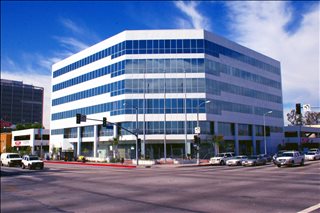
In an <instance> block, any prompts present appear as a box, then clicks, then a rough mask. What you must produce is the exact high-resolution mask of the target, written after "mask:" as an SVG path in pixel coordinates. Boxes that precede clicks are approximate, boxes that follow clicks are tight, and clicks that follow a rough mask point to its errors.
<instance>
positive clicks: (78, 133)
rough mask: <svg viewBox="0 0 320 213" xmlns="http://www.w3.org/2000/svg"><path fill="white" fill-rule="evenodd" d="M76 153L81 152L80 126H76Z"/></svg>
mask: <svg viewBox="0 0 320 213" xmlns="http://www.w3.org/2000/svg"><path fill="white" fill-rule="evenodd" d="M77 142H78V145H77V155H78V156H79V155H80V154H81V127H77Z"/></svg>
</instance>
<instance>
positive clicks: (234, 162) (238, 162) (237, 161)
mask: <svg viewBox="0 0 320 213" xmlns="http://www.w3.org/2000/svg"><path fill="white" fill-rule="evenodd" d="M246 159H248V156H246V155H239V156H236V157H233V158H231V159H229V160H227V162H226V164H227V165H228V166H241V165H242V161H244V160H246Z"/></svg>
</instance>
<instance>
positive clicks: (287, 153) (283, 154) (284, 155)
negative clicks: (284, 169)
mask: <svg viewBox="0 0 320 213" xmlns="http://www.w3.org/2000/svg"><path fill="white" fill-rule="evenodd" d="M282 156H283V157H293V153H291V152H284V153H282Z"/></svg>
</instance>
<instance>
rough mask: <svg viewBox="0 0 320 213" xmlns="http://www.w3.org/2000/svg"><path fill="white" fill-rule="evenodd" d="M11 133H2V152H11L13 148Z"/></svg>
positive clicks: (0, 150) (0, 147)
mask: <svg viewBox="0 0 320 213" xmlns="http://www.w3.org/2000/svg"><path fill="white" fill-rule="evenodd" d="M11 138H12V134H11V133H7V132H4V133H1V146H0V153H5V152H9V151H10V148H11Z"/></svg>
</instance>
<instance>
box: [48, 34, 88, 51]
mask: <svg viewBox="0 0 320 213" xmlns="http://www.w3.org/2000/svg"><path fill="white" fill-rule="evenodd" d="M54 38H55V39H56V40H57V41H58V42H59V43H60V45H61V46H62V47H64V48H65V49H68V50H70V51H71V52H73V53H76V52H80V51H82V50H84V49H86V48H88V47H89V45H87V44H85V43H83V42H81V41H80V40H78V39H76V38H73V37H59V36H54Z"/></svg>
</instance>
